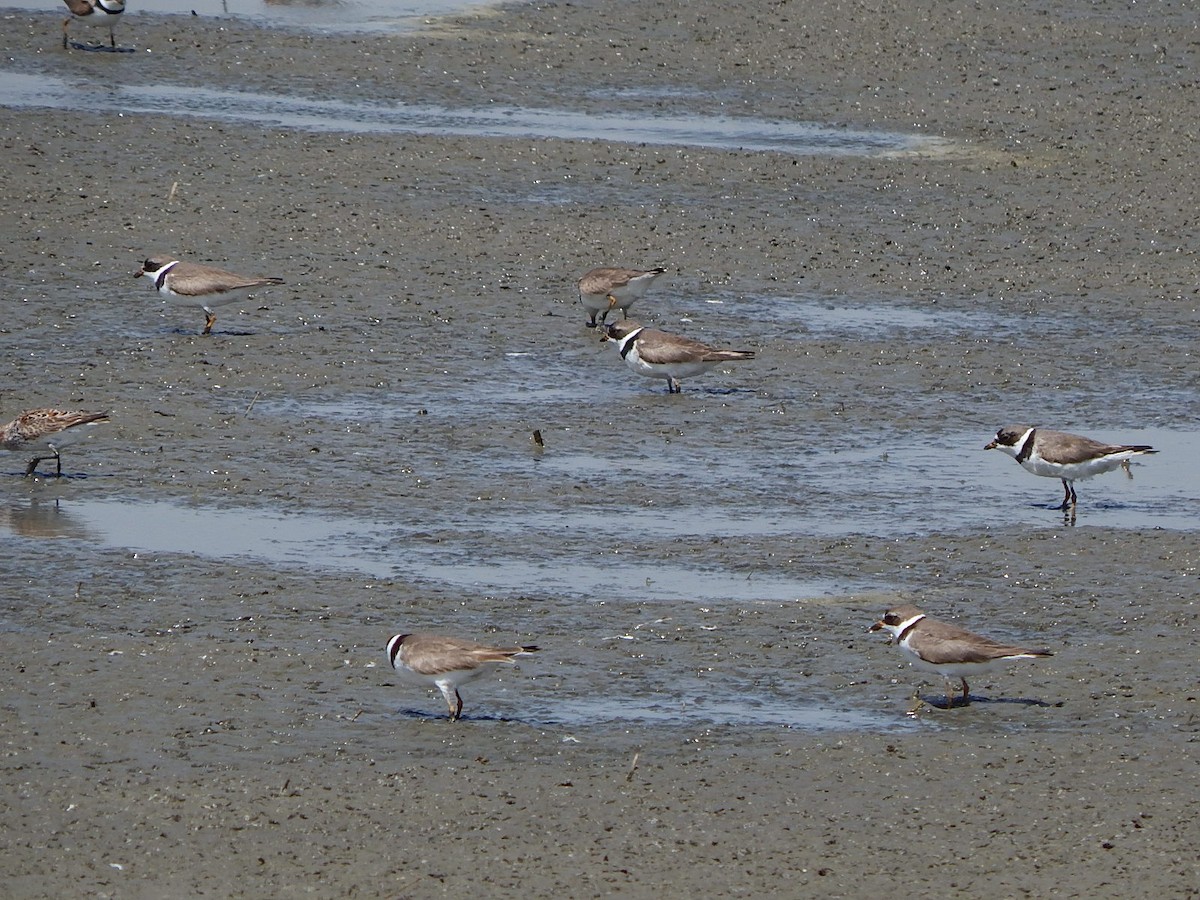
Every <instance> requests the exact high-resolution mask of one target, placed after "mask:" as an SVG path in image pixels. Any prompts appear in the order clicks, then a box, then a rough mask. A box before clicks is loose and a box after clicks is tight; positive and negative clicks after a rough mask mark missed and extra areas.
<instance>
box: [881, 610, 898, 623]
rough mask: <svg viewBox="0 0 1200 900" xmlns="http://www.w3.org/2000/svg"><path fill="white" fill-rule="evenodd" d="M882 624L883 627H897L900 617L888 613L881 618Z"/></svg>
mask: <svg viewBox="0 0 1200 900" xmlns="http://www.w3.org/2000/svg"><path fill="white" fill-rule="evenodd" d="M883 624H884V625H899V624H900V617H899V616H898V615H896V614H895V613H888V614H887V615H886V616H884V617H883Z"/></svg>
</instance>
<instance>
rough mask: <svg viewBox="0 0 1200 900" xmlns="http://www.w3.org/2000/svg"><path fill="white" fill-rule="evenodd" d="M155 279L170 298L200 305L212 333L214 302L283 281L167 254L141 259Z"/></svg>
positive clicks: (144, 270)
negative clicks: (182, 259)
mask: <svg viewBox="0 0 1200 900" xmlns="http://www.w3.org/2000/svg"><path fill="white" fill-rule="evenodd" d="M143 275H144V276H145V277H146V278H149V279H150V280H151V281H152V282H154V287H155V289H156V290H157V291H158V292H159V293H160V294H162V295H163V296H164V297H166V298H167V299H168V300H170V301H172V302H174V303H179V304H184V305H187V306H198V307H200V308H201V309H203V310H204V315H205V317H206V318H205V323H204V334H211V333H212V327H213V323H214V322H216V321H217V315H216V313H214V312H213V311H212V307H214V306H224V305H225V304H227V303H232V302H233V301H235V300H237V299H239V298H240V296H241V294H242V293H244V292H246V291H251V290H253V289H254V288H257V287H266V286H268V285H275V284H283V279H282V278H268V277H266V276H247V275H238V274H237V273H235V272H226V271H225V270H224V269H218V268H215V267H214V266H202V265H200V264H199V263H190V262H180V261H179V260H176V259H170V258H167V257H151V258H150V259H148V260H146V261H145V262H144V263H142V269H141V271H140V272H138V273H137V274H135V275H134V277H135V278H141V277H142V276H143Z"/></svg>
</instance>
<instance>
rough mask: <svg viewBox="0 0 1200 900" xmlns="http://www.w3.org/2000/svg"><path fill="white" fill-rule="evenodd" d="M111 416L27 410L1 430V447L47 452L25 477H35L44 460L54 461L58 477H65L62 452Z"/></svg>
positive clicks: (52, 410) (75, 411) (28, 469)
mask: <svg viewBox="0 0 1200 900" xmlns="http://www.w3.org/2000/svg"><path fill="white" fill-rule="evenodd" d="M107 421H108V413H102V412H80V411H77V410H66V409H50V408H44V409H27V410H25V411H24V412H23V413H21V414H20V415H19V416H17V417H16V418H15V419H13V420H12V421H11V422H9V423H8V424H7V425H5V426H3V427H2V428H0V447H3V448H4V449H5V450H11V451H13V452H16V453H31V452H32V453H44V452H47V451H48V453H49V455H47V456H35V457H34V458H33V460H31V461H30V463H29V465H28V466H27V467H26V469H25V477H26V478H28V477H29V476H30V475H32V474H33V473H34V472H35V471H36V470H37V467H38V463H40V462H42V461H43V460H47V459H52V460H54V461H55V462H56V463H57V464H58V472H57V473H56V474H57V475H58V477H62V458H61V457H60V456H59V450H60V449H61V448H63V447H65V446H67V445H68V444H71V443H74V442H75V441H76V440H78V439H79V438H81V437H83V436H84V434H85V433H86V432H87V431H88V430H90V426H92V425H95V424H96V423H98V422H107Z"/></svg>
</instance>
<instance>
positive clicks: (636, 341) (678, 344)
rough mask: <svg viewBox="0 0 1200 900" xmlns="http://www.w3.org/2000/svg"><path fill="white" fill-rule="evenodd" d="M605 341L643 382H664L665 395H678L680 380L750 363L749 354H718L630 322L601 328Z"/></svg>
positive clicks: (740, 352) (706, 347) (676, 336)
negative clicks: (727, 365) (715, 368)
mask: <svg viewBox="0 0 1200 900" xmlns="http://www.w3.org/2000/svg"><path fill="white" fill-rule="evenodd" d="M604 334H605V338H606V339H607V340H611V341H616V343H617V350H618V351H619V352H620V354H621V359H623V360H625V365H627V366H629V368H631V369H633V371H635V372H637V373H638V374H639V375H644V376H645V377H647V378H665V379H666V380H667V391H668V392H669V393H672V394H677V393H679V392H680V391H681V390H682V388H681V387H680V386H679V379H680V378H687V377H688V376H691V375H699V374H700V373H701V372H707V371H708V370H709V369H711V368H712V367H713V366H717V365H720V364H721V363H723V362H735V361H738V360H744V359H754V351H753V350H718V349H716V348H714V347H710V346H708V344H702V343H700V342H699V341H694V340H692V339H691V338H686V337H681V336H680V335H677V334H670V333H669V332H666V331H658V330H656V329H653V328H645V327H643V326H642V325H640V324H638V323H637V322H635V321H634V320H633V319H623V320H622V321H620V322H613V323H611V324H609V325H606V326H604Z"/></svg>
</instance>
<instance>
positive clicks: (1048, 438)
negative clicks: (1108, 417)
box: [983, 425, 1158, 510]
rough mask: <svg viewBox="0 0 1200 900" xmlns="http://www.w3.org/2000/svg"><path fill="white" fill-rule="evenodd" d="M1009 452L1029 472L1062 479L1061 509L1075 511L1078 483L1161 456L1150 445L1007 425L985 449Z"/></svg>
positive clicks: (1126, 469)
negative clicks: (1151, 455) (1152, 455)
mask: <svg viewBox="0 0 1200 900" xmlns="http://www.w3.org/2000/svg"><path fill="white" fill-rule="evenodd" d="M983 449H984V450H999V451H1000V452H1001V453H1007V454H1008V455H1009V456H1011V457H1012V458H1013V459H1015V460H1016V461H1017V462H1019V463H1020V464H1021V468H1023V469H1024V470H1025V471H1026V472H1032V473H1033V474H1034V475H1043V476H1045V477H1046V478H1059V479H1062V485H1063V501H1062V505H1061V506H1059V507H1058V509H1061V510H1068V509H1074V508H1075V505H1076V503H1077V502H1078V498H1077V497H1076V495H1075V481H1076V480H1078V479H1081V478H1091V477H1092V476H1093V475H1100V474H1103V473H1104V472H1111V471H1112V470H1113V469H1116V468H1118V467H1124V468H1125V471H1126V472H1129V460H1131V459H1132V458H1133V457H1135V456H1142V455H1144V454H1149V453H1157V452H1158V451H1157V450H1155V449H1154V448H1153V447H1151V446H1150V445H1148V444H1105V443H1101V442H1100V441H1095V440H1092V439H1091V438H1087V437H1083V436H1081V435H1078V434H1068V433H1067V432H1065V431H1051V430H1049V429H1048V428H1035V427H1033V426H1031V425H1005V426H1004V427H1003V428H1001V429H1000V430H999V431H997V432H996V437H995V438H994V439H993V440H992V441H991V443H989V444H988V445H987V446H985V447H984V448H983Z"/></svg>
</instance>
